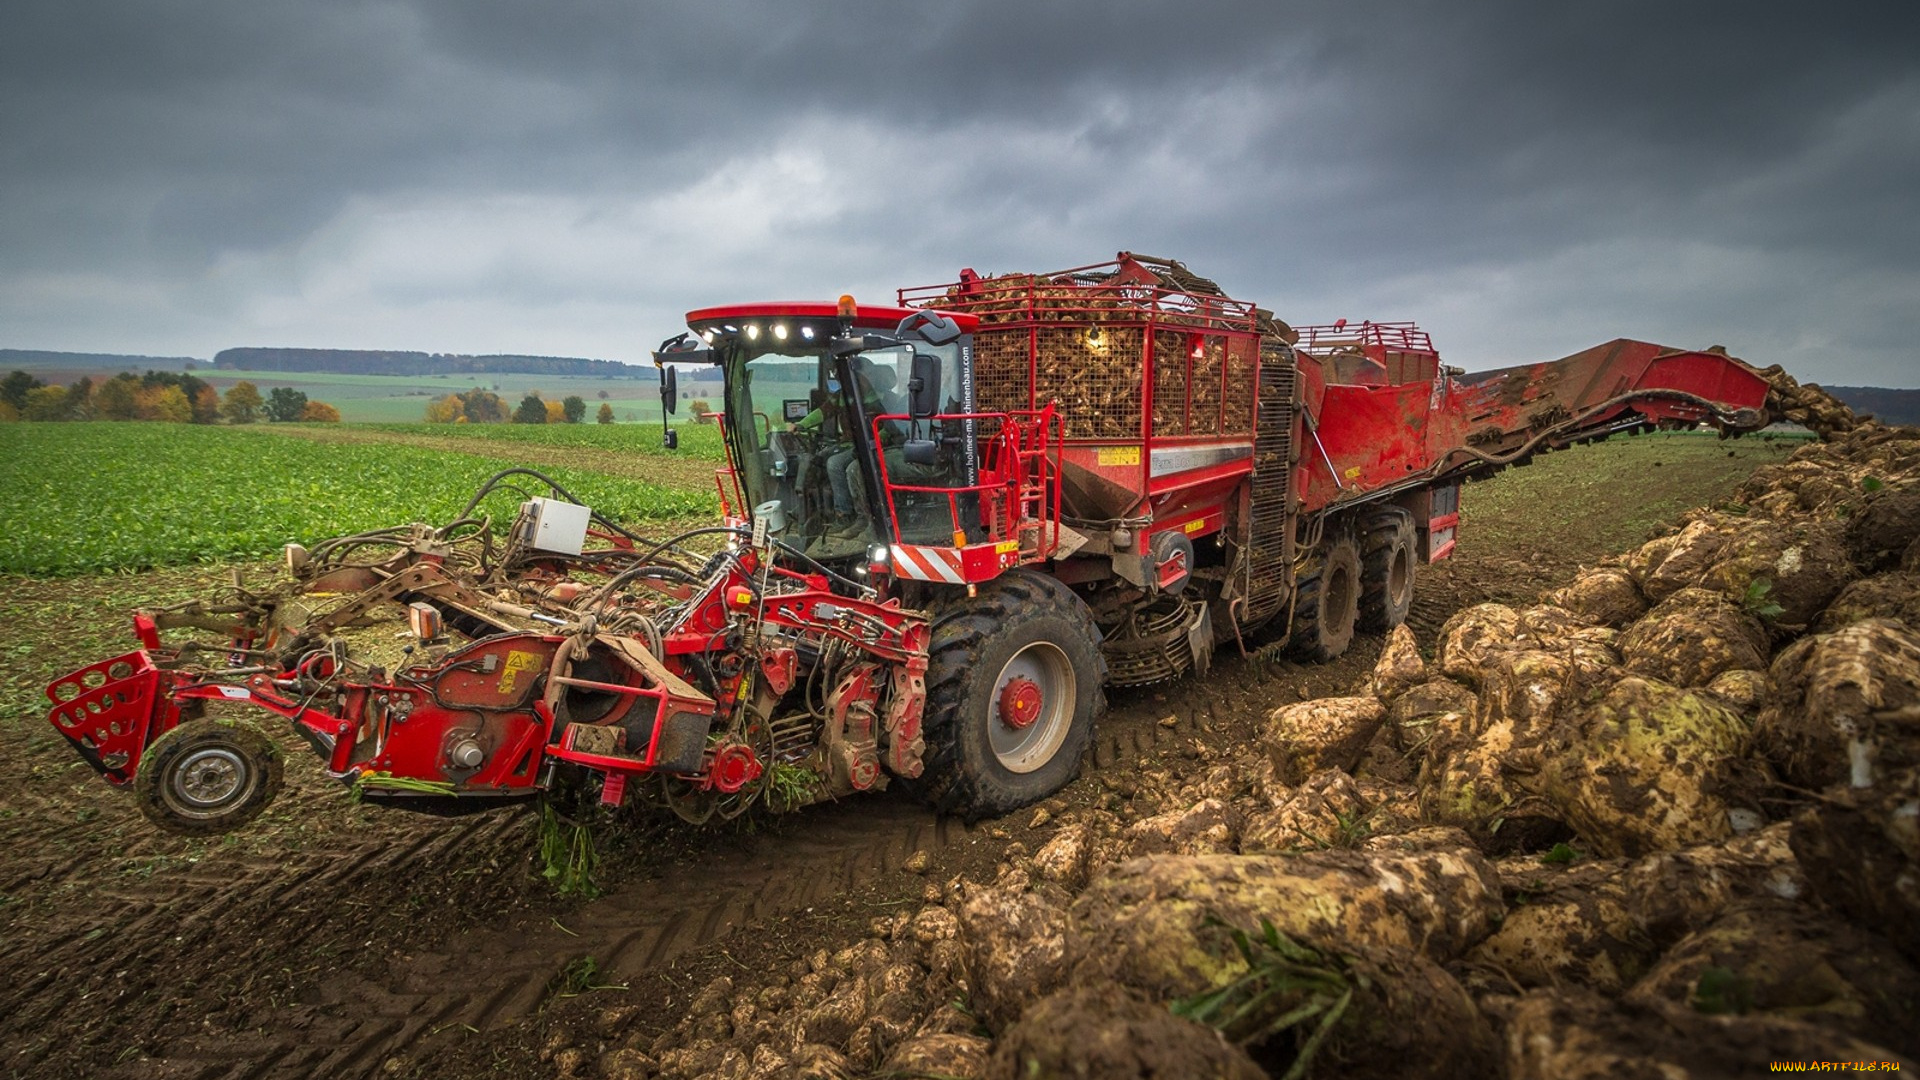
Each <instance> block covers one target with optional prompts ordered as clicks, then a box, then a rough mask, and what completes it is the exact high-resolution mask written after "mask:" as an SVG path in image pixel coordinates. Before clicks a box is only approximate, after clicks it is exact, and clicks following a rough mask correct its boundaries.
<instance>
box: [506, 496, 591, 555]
mask: <svg viewBox="0 0 1920 1080" xmlns="http://www.w3.org/2000/svg"><path fill="white" fill-rule="evenodd" d="M520 512H521V520H522V521H524V522H525V523H526V525H525V528H526V530H527V535H526V537H525V541H526V544H527V546H528V547H534V548H539V549H540V550H541V551H554V552H559V553H560V554H562V555H578V554H580V549H581V547H583V546H584V545H585V544H586V542H587V523H588V522H589V521H590V520H591V519H592V517H593V511H592V510H591V509H589V508H587V507H584V506H581V505H580V504H579V503H570V502H562V501H560V500H559V499H539V498H535V499H528V500H527V501H526V502H524V503H522V504H520Z"/></svg>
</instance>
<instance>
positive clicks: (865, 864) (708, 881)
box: [68, 795, 967, 1080]
mask: <svg viewBox="0 0 1920 1080" xmlns="http://www.w3.org/2000/svg"><path fill="white" fill-rule="evenodd" d="M463 832H464V831H463ZM965 835H967V830H966V828H965V826H963V825H962V824H961V823H960V822H959V821H958V820H957V819H951V818H936V817H935V816H934V814H933V813H932V811H930V810H928V809H926V808H924V807H922V806H920V805H918V804H916V803H913V802H912V801H910V800H909V799H908V798H906V797H905V796H903V795H883V796H875V797H868V798H864V799H855V800H850V801H849V802H847V803H843V804H839V805H829V806H820V807H814V808H812V809H811V810H808V811H805V812H802V813H800V814H798V815H795V816H794V818H793V819H791V820H783V821H779V822H776V823H774V825H773V827H772V828H770V829H768V830H767V831H765V832H762V833H757V834H725V835H720V834H716V835H715V837H714V845H713V848H712V849H711V850H710V851H709V852H708V853H706V854H705V855H703V856H699V857H685V858H679V859H676V861H675V863H674V864H673V865H671V866H669V867H668V868H667V869H666V870H665V871H664V872H663V873H662V874H661V875H660V876H658V877H657V878H655V879H652V880H648V881H644V882H638V883H635V884H632V885H628V886H626V887H623V888H622V889H620V890H618V891H616V892H614V893H610V894H608V895H606V896H604V897H602V898H600V899H599V900H597V901H594V902H592V903H589V904H586V905H583V906H582V907H580V908H579V909H578V910H577V911H575V912H573V913H571V914H569V915H566V916H562V917H561V918H562V919H564V923H565V924H564V927H562V925H561V920H560V919H550V918H546V917H526V916H522V917H519V918H516V919H514V920H513V921H512V922H510V923H508V924H507V925H504V926H500V927H487V926H477V927H475V928H473V929H471V930H467V931H463V932H460V933H457V934H455V935H454V936H453V937H452V938H450V939H449V940H446V941H444V942H442V943H441V944H440V945H438V946H436V947H435V948H434V949H433V950H432V951H430V952H426V953H423V954H421V955H419V956H415V957H411V958H403V959H398V960H396V961H395V962H394V963H393V964H392V965H391V967H390V969H389V972H388V974H387V975H386V977H384V978H366V977H362V976H359V975H355V974H352V973H341V974H338V975H335V976H333V977H330V978H326V979H323V980H321V981H320V982H319V983H318V984H317V985H316V986H314V987H313V990H312V994H311V997H310V999H309V1000H306V1001H302V1002H300V1003H299V1004H297V1005H294V1006H292V1007H290V1008H286V1009H282V1010H279V1011H278V1015H277V1017H276V1023H274V1024H273V1025H271V1026H270V1027H268V1028H267V1029H266V1030H265V1031H262V1032H258V1033H247V1034H242V1035H236V1034H233V1033H230V1032H213V1033H205V1034H200V1033H192V1034H183V1036H182V1037H179V1038H177V1039H172V1040H169V1041H168V1042H167V1043H166V1044H165V1045H164V1046H163V1047H162V1048H161V1049H160V1052H159V1053H156V1054H154V1055H153V1056H152V1057H149V1058H146V1059H143V1060H140V1061H137V1062H131V1061H130V1062H127V1063H125V1064H124V1065H121V1066H119V1067H117V1068H114V1069H112V1070H109V1071H108V1072H106V1073H105V1074H104V1075H107V1076H114V1077H121V1076H124V1077H129V1078H131V1077H136V1076H137V1077H141V1078H143V1080H144V1078H150V1077H166V1078H173V1077H180V1078H192V1080H279V1078H283V1077H296V1076H297V1077H316V1078H330V1080H348V1078H356V1077H364V1076H370V1075H374V1074H376V1073H378V1072H379V1070H380V1068H381V1066H382V1064H383V1063H384V1062H385V1061H386V1059H387V1058H389V1057H390V1056H392V1055H394V1054H396V1053H398V1052H400V1051H402V1050H405V1051H408V1052H410V1053H415V1054H417V1053H420V1052H421V1051H422V1049H423V1047H430V1046H431V1045H432V1041H433V1040H434V1039H436V1038H459V1037H461V1036H462V1035H463V1034H464V1033H465V1032H468V1031H470V1030H472V1031H486V1030H488V1029H490V1028H494V1027H498V1026H500V1025H504V1024H509V1023H513V1022H516V1021H519V1020H523V1019H526V1018H528V1017H530V1016H533V1015H535V1014H536V1013H537V1012H538V1011H539V1010H540V1008H541V1007H542V1006H543V1005H544V1004H545V1003H546V1001H547V1000H548V999H549V997H550V996H551V995H552V993H553V992H554V988H555V986H556V985H557V984H558V982H559V980H560V979H561V978H562V976H563V973H564V971H565V970H566V968H567V966H568V965H569V964H570V963H572V962H574V961H576V960H578V959H580V958H582V957H592V958H593V959H594V961H595V963H596V965H597V971H598V972H599V974H598V975H597V976H596V977H598V978H601V979H604V980H607V981H610V982H620V981H624V980H626V979H629V978H633V977H636V976H638V975H640V974H641V973H644V972H646V971H649V970H652V969H654V968H656V967H657V966H658V965H662V964H665V963H667V962H669V961H671V960H672V959H674V958H675V957H678V956H681V955H683V954H686V953H689V952H691V951H693V950H696V949H699V948H702V947H704V946H707V945H710V944H712V943H714V942H716V941H720V940H722V939H724V938H725V937H726V936H727V935H728V934H730V933H732V932H734V931H735V930H737V929H740V928H742V927H746V926H749V925H751V924H753V923H755V922H760V921H764V920H768V919H773V918H778V917H782V916H791V915H793V914H796V913H798V912H801V911H802V910H804V909H806V908H809V907H812V906H816V905H819V904H821V903H823V902H825V901H827V900H830V899H832V898H833V897H836V896H838V895H840V894H842V893H844V892H848V891H850V890H853V889H856V888H858V887H859V886H860V885H862V884H864V883H866V882H868V881H871V880H873V879H875V878H877V877H879V876H880V875H881V874H884V873H887V872H889V871H892V870H895V869H898V868H899V866H900V865H901V864H902V863H904V862H905V861H906V860H907V858H908V857H909V856H911V855H912V854H913V853H914V852H916V851H927V852H929V853H934V852H937V851H939V850H941V849H943V848H945V847H946V846H948V845H949V844H952V843H954V842H955V841H956V840H957V839H959V838H961V837H964V836H965ZM459 842H460V841H459V840H453V841H447V840H439V841H436V840H434V839H432V838H430V839H429V840H428V841H427V843H428V845H429V846H430V847H445V846H453V845H457V844H458V843H459ZM417 847H419V845H417V844H416V845H409V848H417ZM386 856H390V857H386ZM415 859H417V856H412V855H411V854H410V852H393V851H391V850H389V852H386V853H375V854H374V855H372V856H369V857H365V858H362V859H360V860H357V865H355V866H350V867H337V868H329V869H327V870H325V871H324V872H320V873H315V872H314V871H313V870H307V871H305V872H304V873H303V875H302V876H301V877H300V878H298V879H296V880H294V881H290V882H282V883H279V884H278V885H277V886H276V887H275V888H274V889H273V893H272V896H273V899H274V902H276V903H291V902H296V901H297V900H299V899H300V898H302V897H314V896H317V895H318V896H325V895H336V896H337V895H340V894H341V893H342V892H343V890H350V889H351V887H352V883H353V882H354V881H355V880H358V879H360V878H361V877H362V876H364V875H365V874H366V873H370V872H372V873H378V872H389V873H391V872H395V871H397V870H400V869H401V868H403V867H404V865H405V864H406V863H407V862H409V861H414V860H415ZM262 884H264V883H256V884H255V887H254V890H253V891H256V892H258V891H260V887H261V885H262ZM158 914H159V913H157V912H154V913H149V914H148V915H147V916H145V917H146V918H149V919H151V918H154V917H156V916H157V915H158ZM76 959H77V958H76ZM68 962H72V961H68Z"/></svg>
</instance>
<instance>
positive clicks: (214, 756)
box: [176, 749, 247, 807]
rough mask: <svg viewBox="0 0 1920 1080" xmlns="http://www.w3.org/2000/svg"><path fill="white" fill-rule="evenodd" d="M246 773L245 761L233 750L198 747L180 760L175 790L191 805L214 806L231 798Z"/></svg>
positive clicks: (241, 783) (244, 779)
mask: <svg viewBox="0 0 1920 1080" xmlns="http://www.w3.org/2000/svg"><path fill="white" fill-rule="evenodd" d="M246 776H247V768H246V764H245V763H244V762H242V761H241V760H240V757H239V755H238V754H235V753H234V752H233V751H231V750H226V749H211V750H202V751H200V752H199V753H197V754H194V755H193V756H191V757H189V758H188V759H187V760H186V761H184V762H182V763H181V765H180V774H179V777H180V779H179V783H178V784H177V785H176V790H178V791H179V793H180V796H181V798H182V799H184V800H185V801H186V802H188V803H190V804H192V805H194V806H201V807H207V806H217V805H219V804H220V803H223V802H225V801H227V800H228V799H231V798H233V796H234V794H235V793H236V792H237V791H239V790H240V788H241V786H242V785H243V784H244V783H245V781H246Z"/></svg>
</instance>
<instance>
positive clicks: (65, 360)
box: [0, 349, 207, 371]
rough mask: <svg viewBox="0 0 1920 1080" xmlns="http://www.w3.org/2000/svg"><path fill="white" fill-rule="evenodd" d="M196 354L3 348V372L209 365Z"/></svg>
mask: <svg viewBox="0 0 1920 1080" xmlns="http://www.w3.org/2000/svg"><path fill="white" fill-rule="evenodd" d="M206 364H207V362H206V361H205V360H201V359H198V358H196V357H192V356H126V355H122V354H120V353H90V352H48V351H47V350H45V349H0V371H13V370H15V369H19V370H23V371H47V370H54V371H86V370H89V369H92V368H106V369H111V370H113V371H147V370H149V369H151V370H154V371H184V370H186V369H188V368H193V367H205V366H206Z"/></svg>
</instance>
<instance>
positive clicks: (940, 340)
mask: <svg viewBox="0 0 1920 1080" xmlns="http://www.w3.org/2000/svg"><path fill="white" fill-rule="evenodd" d="M893 333H894V336H895V337H906V336H907V335H908V334H918V335H919V336H920V340H922V341H924V342H926V343H927V344H929V345H945V344H947V343H948V342H951V341H958V340H960V324H959V323H957V322H954V321H953V320H952V319H950V318H948V317H947V316H945V315H941V314H939V313H938V312H933V311H916V312H914V313H913V314H911V315H909V316H907V317H906V318H904V319H901V320H900V326H899V328H898V329H896V330H894V332H893Z"/></svg>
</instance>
